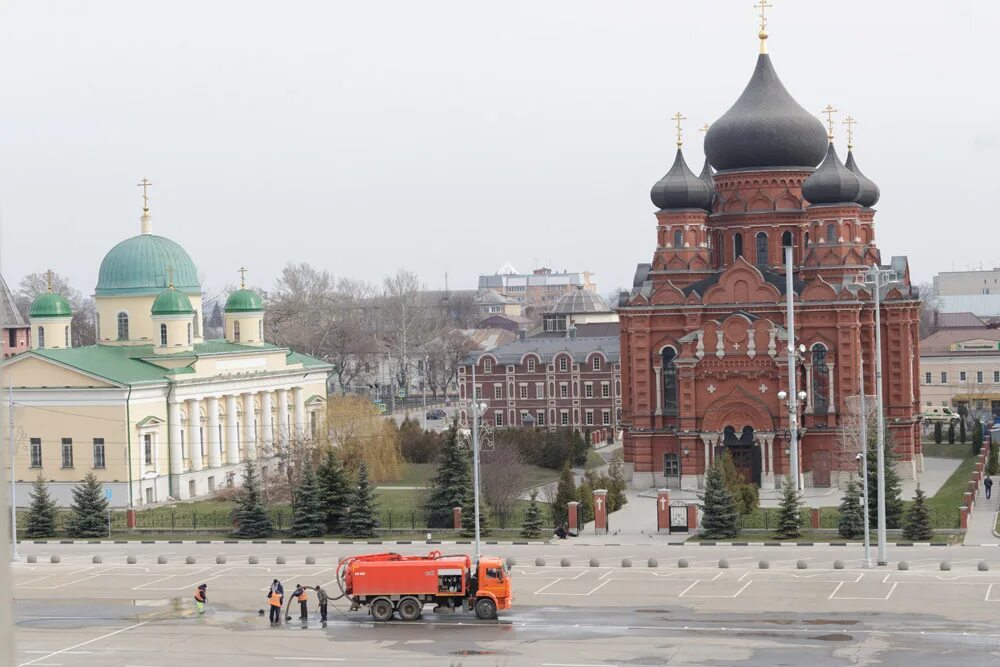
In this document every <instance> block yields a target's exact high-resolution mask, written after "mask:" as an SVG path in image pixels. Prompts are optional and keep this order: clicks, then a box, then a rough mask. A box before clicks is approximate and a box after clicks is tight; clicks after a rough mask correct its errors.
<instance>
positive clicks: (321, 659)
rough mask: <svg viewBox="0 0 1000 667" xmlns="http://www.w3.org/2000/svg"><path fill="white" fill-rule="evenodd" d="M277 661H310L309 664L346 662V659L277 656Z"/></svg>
mask: <svg viewBox="0 0 1000 667" xmlns="http://www.w3.org/2000/svg"><path fill="white" fill-rule="evenodd" d="M274 659H275V660H298V661H309V662H344V658H293V657H281V656H275V657H274Z"/></svg>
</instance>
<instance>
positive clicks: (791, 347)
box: [785, 246, 802, 492]
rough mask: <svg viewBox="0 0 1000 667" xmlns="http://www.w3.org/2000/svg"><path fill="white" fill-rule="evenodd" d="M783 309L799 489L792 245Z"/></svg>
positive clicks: (790, 424)
mask: <svg viewBox="0 0 1000 667" xmlns="http://www.w3.org/2000/svg"><path fill="white" fill-rule="evenodd" d="M785 311H786V314H785V316H786V319H787V322H788V451H789V457H790V461H789V462H790V463H791V468H792V485H793V486H794V487H795V491H796V492H798V491H801V490H802V485H801V484H800V478H799V425H798V419H799V404H798V392H796V391H795V289H794V285H793V275H792V246H785Z"/></svg>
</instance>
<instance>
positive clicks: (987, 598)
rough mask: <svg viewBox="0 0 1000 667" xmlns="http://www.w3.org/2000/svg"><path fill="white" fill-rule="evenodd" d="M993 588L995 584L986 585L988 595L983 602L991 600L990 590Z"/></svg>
mask: <svg viewBox="0 0 1000 667" xmlns="http://www.w3.org/2000/svg"><path fill="white" fill-rule="evenodd" d="M992 590H993V584H990V585H989V586H987V587H986V597H984V598H983V602H989V601H990V591H992Z"/></svg>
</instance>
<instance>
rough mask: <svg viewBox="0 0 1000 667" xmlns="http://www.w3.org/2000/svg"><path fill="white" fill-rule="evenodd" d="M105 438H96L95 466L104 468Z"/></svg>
mask: <svg viewBox="0 0 1000 667" xmlns="http://www.w3.org/2000/svg"><path fill="white" fill-rule="evenodd" d="M104 463H105V461H104V438H94V467H95V468H104V467H105V465H104Z"/></svg>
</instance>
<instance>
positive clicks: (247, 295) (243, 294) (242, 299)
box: [226, 287, 264, 313]
mask: <svg viewBox="0 0 1000 667" xmlns="http://www.w3.org/2000/svg"><path fill="white" fill-rule="evenodd" d="M261 310H264V302H263V300H261V298H260V295H259V294H257V293H256V292H254V291H253V290H249V289H247V288H245V287H242V288H240V289H238V290H236V291H235V292H233V293H232V294H230V295H229V298H228V299H226V312H227V313H255V312H258V311H261Z"/></svg>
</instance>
